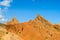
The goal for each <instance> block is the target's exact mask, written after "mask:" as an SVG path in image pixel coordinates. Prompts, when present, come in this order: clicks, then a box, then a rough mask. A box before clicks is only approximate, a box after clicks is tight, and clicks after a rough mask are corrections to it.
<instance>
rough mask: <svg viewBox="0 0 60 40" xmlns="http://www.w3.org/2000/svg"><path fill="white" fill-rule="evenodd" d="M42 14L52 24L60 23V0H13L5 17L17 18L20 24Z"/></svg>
mask: <svg viewBox="0 0 60 40" xmlns="http://www.w3.org/2000/svg"><path fill="white" fill-rule="evenodd" d="M38 14H40V15H41V16H43V17H44V18H45V19H47V20H48V21H50V22H52V23H60V0H13V2H12V3H11V6H10V7H9V8H8V11H7V12H4V13H3V16H4V17H5V18H7V19H8V20H11V19H12V17H16V18H17V20H19V21H20V22H25V21H29V20H30V19H32V20H33V19H34V18H36V16H37V15H38Z"/></svg>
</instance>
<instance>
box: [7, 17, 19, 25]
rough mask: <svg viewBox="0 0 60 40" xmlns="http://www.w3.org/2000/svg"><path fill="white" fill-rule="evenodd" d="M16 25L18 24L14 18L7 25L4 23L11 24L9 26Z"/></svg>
mask: <svg viewBox="0 0 60 40" xmlns="http://www.w3.org/2000/svg"><path fill="white" fill-rule="evenodd" d="M18 23H19V22H18V20H16V18H15V17H13V18H12V20H11V21H10V22H7V23H6V25H10V24H11V25H15V24H18Z"/></svg>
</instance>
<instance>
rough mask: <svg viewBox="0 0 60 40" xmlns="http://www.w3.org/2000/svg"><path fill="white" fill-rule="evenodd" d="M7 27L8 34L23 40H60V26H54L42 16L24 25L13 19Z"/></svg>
mask: <svg viewBox="0 0 60 40" xmlns="http://www.w3.org/2000/svg"><path fill="white" fill-rule="evenodd" d="M6 26H7V30H8V32H12V33H15V34H17V35H19V36H20V37H21V38H23V40H60V28H59V27H60V25H57V24H56V25H53V24H51V23H50V22H48V21H47V20H45V19H44V18H43V17H41V16H40V15H38V16H37V17H36V18H35V20H31V21H29V22H24V23H19V22H18V21H17V20H16V18H13V19H12V21H10V22H7V23H6Z"/></svg>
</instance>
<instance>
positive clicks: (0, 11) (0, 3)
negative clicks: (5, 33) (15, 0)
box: [0, 0, 12, 23]
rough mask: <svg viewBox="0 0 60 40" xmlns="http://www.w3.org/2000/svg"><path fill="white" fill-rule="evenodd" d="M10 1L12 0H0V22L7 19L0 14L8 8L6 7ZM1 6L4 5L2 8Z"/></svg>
mask: <svg viewBox="0 0 60 40" xmlns="http://www.w3.org/2000/svg"><path fill="white" fill-rule="evenodd" d="M11 2H12V0H3V1H1V2H0V23H5V22H6V21H7V19H5V18H4V16H3V15H2V12H3V11H4V10H5V11H7V10H6V9H8V7H10V3H11ZM2 6H4V8H2Z"/></svg>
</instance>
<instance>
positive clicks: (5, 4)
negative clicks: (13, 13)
mask: <svg viewBox="0 0 60 40" xmlns="http://www.w3.org/2000/svg"><path fill="white" fill-rule="evenodd" d="M11 2H12V0H4V1H2V2H0V5H2V6H5V7H9V6H10V3H11Z"/></svg>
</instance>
